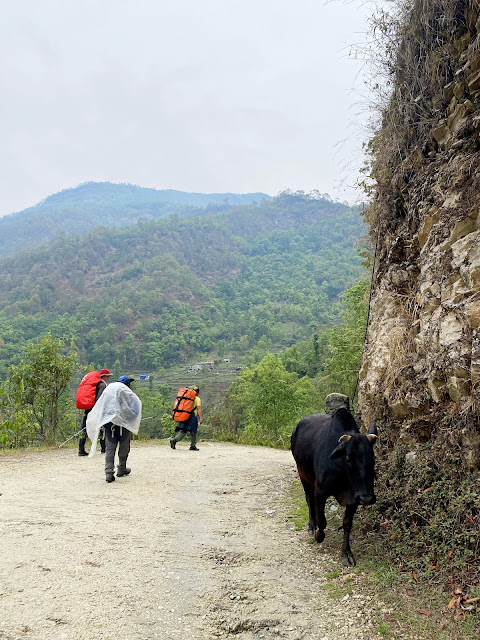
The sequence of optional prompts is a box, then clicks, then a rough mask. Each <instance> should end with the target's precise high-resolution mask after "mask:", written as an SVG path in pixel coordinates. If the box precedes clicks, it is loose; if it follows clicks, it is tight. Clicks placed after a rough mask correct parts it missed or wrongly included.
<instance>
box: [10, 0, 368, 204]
mask: <svg viewBox="0 0 480 640" xmlns="http://www.w3.org/2000/svg"><path fill="white" fill-rule="evenodd" d="M368 15H369V11H368V9H367V8H366V7H365V6H364V3H363V2H361V1H360V0H358V2H350V3H348V2H347V3H345V2H328V3H325V1H324V0H0V60H1V62H0V83H1V87H2V100H1V102H0V140H1V147H2V154H1V156H0V163H1V164H0V172H1V176H2V187H1V189H0V215H4V214H6V213H10V212H11V211H17V210H20V209H23V208H24V207H27V206H30V205H32V204H35V203H36V202H38V201H39V200H41V199H42V198H44V197H45V196H47V195H49V194H51V193H54V192H56V191H60V190H61V189H65V188H68V187H72V186H75V185H77V184H79V183H81V182H85V181H88V180H95V181H103V180H109V181H111V182H131V183H134V184H138V185H141V186H148V187H155V188H159V189H164V188H173V189H180V190H182V191H199V192H222V191H233V192H241V193H244V192H250V191H263V192H266V193H269V194H272V195H275V194H276V193H278V192H279V191H281V190H283V189H286V188H291V189H294V190H296V189H303V190H307V191H308V190H312V189H319V190H320V191H321V192H322V193H323V192H328V193H330V195H331V196H332V197H337V198H339V199H341V200H344V199H347V200H350V201H352V200H353V199H354V198H355V192H354V191H353V190H352V188H351V185H352V184H353V183H354V181H355V178H356V173H355V167H356V166H358V164H359V158H360V149H361V142H362V140H363V138H364V134H363V133H362V131H361V127H360V122H361V121H362V120H365V119H366V115H365V114H363V115H359V116H358V115H356V114H357V111H358V108H357V107H356V106H355V105H356V104H358V102H359V97H358V94H356V92H355V91H353V92H352V89H353V88H354V87H356V86H360V84H361V80H360V79H359V78H358V73H359V70H360V68H361V63H360V62H358V61H356V60H354V59H353V58H352V57H351V56H349V54H348V48H349V45H352V44H355V43H359V42H361V41H363V40H364V39H365V33H366V31H367V26H366V23H367V16H368ZM352 122H353V126H352ZM342 141H345V143H344V144H343V146H341V147H340V148H338V147H337V145H339V143H341V142H342ZM346 162H349V163H350V162H351V163H352V166H353V168H352V169H350V170H349V171H345V170H344V165H345V163H346ZM342 181H343V182H342Z"/></svg>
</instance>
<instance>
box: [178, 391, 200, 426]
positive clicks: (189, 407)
mask: <svg viewBox="0 0 480 640" xmlns="http://www.w3.org/2000/svg"><path fill="white" fill-rule="evenodd" d="M196 395H197V394H196V392H195V391H194V390H193V389H188V388H187V387H182V388H181V389H179V390H178V393H177V397H176V400H175V404H174V405H173V411H172V418H173V419H174V420H176V421H177V422H185V421H186V420H188V419H189V418H190V416H191V415H192V413H193V401H194V400H195V396H196Z"/></svg>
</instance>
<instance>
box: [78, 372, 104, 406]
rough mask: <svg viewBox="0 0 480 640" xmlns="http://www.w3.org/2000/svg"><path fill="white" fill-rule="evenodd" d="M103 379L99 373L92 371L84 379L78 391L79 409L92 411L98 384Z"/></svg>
mask: <svg viewBox="0 0 480 640" xmlns="http://www.w3.org/2000/svg"><path fill="white" fill-rule="evenodd" d="M101 380H102V378H101V376H100V374H99V373H98V371H90V373H87V375H86V376H84V377H83V378H82V381H81V382H80V386H79V387H78V390H77V403H76V405H77V409H91V408H92V407H93V405H94V404H95V396H96V394H97V384H98V383H99V382H101Z"/></svg>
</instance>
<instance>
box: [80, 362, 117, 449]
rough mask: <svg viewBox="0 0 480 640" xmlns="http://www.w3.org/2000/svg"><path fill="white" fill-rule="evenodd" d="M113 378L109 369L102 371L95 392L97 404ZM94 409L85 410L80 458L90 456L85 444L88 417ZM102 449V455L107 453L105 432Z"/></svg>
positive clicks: (101, 437) (101, 440)
mask: <svg viewBox="0 0 480 640" xmlns="http://www.w3.org/2000/svg"><path fill="white" fill-rule="evenodd" d="M111 376H112V374H111V373H110V371H109V369H101V371H100V378H101V380H100V382H99V383H98V384H97V388H96V390H95V403H96V402H97V400H98V399H99V398H100V396H101V395H102V393H103V392H104V391H105V389H106V388H107V384H108V383H109V382H110V378H111ZM94 406H95V405H94ZM92 409H93V407H92ZM92 409H85V413H84V414H83V420H82V432H81V433H80V438H79V440H78V455H79V456H88V453H87V452H86V451H85V443H86V442H87V416H88V414H89V413H90V411H91V410H92ZM100 449H101V451H102V453H105V434H104V433H103V432H101V434H100Z"/></svg>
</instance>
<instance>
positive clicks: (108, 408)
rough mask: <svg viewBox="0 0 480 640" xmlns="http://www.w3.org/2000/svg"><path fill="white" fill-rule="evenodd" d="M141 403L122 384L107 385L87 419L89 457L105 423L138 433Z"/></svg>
mask: <svg viewBox="0 0 480 640" xmlns="http://www.w3.org/2000/svg"><path fill="white" fill-rule="evenodd" d="M141 417H142V402H141V400H140V398H139V397H138V396H137V395H136V394H135V393H133V391H132V390H131V389H130V388H129V387H127V385H126V384H123V382H112V384H109V385H108V386H107V388H106V389H105V391H104V392H103V393H102V395H101V396H100V398H99V399H98V400H97V402H96V403H95V406H94V407H93V409H92V410H91V411H90V413H89V414H88V417H87V434H88V437H89V438H90V440H91V441H92V446H91V448H90V453H89V454H88V455H89V456H93V455H94V454H95V450H96V448H97V438H98V435H99V433H100V429H101V427H102V426H103V425H104V424H107V422H111V423H113V424H117V425H118V426H119V427H122V428H124V429H128V430H129V431H131V432H132V433H138V428H139V427H140V420H141Z"/></svg>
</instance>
